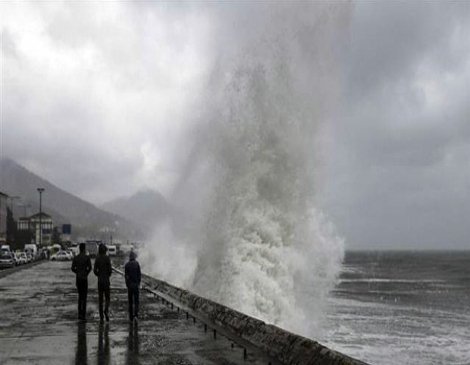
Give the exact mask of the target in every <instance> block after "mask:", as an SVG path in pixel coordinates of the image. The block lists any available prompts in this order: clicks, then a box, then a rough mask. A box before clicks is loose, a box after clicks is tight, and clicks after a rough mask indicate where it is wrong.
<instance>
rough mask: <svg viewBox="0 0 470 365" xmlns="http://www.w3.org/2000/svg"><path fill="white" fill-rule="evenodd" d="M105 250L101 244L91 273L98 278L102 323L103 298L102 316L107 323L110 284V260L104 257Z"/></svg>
mask: <svg viewBox="0 0 470 365" xmlns="http://www.w3.org/2000/svg"><path fill="white" fill-rule="evenodd" d="M106 251H107V248H106V246H105V245H104V244H103V243H102V244H100V246H99V248H98V256H97V257H96V260H95V266H94V267H93V272H94V273H95V275H96V276H97V277H98V304H99V311H100V321H101V322H103V296H104V298H105V307H104V316H106V322H108V321H109V300H110V291H111V283H110V282H109V277H110V276H111V273H112V268H111V260H110V259H109V256H108V255H106Z"/></svg>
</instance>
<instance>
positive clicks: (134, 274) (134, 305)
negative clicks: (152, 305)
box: [124, 251, 141, 321]
mask: <svg viewBox="0 0 470 365" xmlns="http://www.w3.org/2000/svg"><path fill="white" fill-rule="evenodd" d="M135 258H136V255H135V252H134V251H131V253H130V254H129V261H128V262H127V264H126V266H125V267H124V272H125V278H126V286H127V296H128V300H129V321H137V318H138V317H139V286H140V279H141V273H140V265H139V263H138V262H137V260H136V259H135Z"/></svg>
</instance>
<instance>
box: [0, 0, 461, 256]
mask: <svg viewBox="0 0 470 365" xmlns="http://www.w3.org/2000/svg"><path fill="white" fill-rule="evenodd" d="M292 6H298V5H296V4H295V3H294V4H293V5H292ZM345 6H346V5H345ZM214 8H217V11H214ZM232 11H241V10H240V8H239V7H238V6H237V5H236V4H235V3H222V4H221V5H219V6H213V5H206V4H201V3H199V4H198V5H188V4H184V3H182V4H178V5H174V4H171V3H158V4H152V3H150V2H140V3H137V5H134V4H132V3H131V2H96V3H94V2H86V3H79V2H73V3H70V2H67V3H59V2H40V3H34V2H31V3H26V2H15V3H13V2H2V3H0V26H1V29H2V54H3V83H2V85H3V101H2V107H3V132H2V140H1V143H2V151H3V155H4V156H9V157H11V158H13V159H15V160H16V161H18V162H19V163H21V164H23V165H25V166H26V167H27V168H29V169H31V170H32V171H34V172H36V173H38V174H39V175H41V176H43V177H45V178H47V179H49V180H51V181H52V182H53V183H55V184H57V185H58V186H60V187H62V188H64V189H66V190H68V191H70V192H72V193H74V194H77V195H79V196H80V197H83V198H85V199H87V200H89V201H91V202H94V203H101V202H104V201H107V200H109V199H112V198H114V197H117V196H121V195H129V194H131V193H133V192H135V191H137V190H139V189H141V188H143V187H148V186H150V187H156V188H158V189H160V190H161V191H163V192H164V193H165V192H167V191H168V190H169V189H170V187H171V186H172V183H173V182H174V181H175V180H176V179H177V177H178V173H179V172H178V168H177V167H175V166H174V165H173V164H172V162H174V159H173V158H169V157H168V156H171V155H173V154H174V153H175V151H177V150H178V149H185V148H186V146H184V145H181V140H180V135H181V133H180V132H181V130H184V129H185V128H187V126H188V123H189V122H188V121H190V120H191V118H192V117H193V114H194V113H198V110H199V109H202V108H203V106H200V105H199V104H198V96H199V95H200V93H201V92H202V90H203V88H204V85H205V82H206V80H207V77H208V76H209V74H210V69H211V67H212V66H213V63H214V62H215V61H216V56H217V55H216V54H214V49H213V47H212V42H213V38H214V34H213V32H214V29H215V28H214V26H213V25H214V23H215V22H223V21H226V22H228V23H230V19H231V15H230V14H231V12H232ZM243 11H247V7H246V6H245V7H244V9H243ZM220 17H224V19H220ZM349 27H350V28H349V31H348V33H349V40H348V42H347V46H346V48H345V49H344V51H343V52H342V53H341V55H338V57H340V58H341V60H340V61H339V62H340V64H341V67H342V69H341V77H342V91H341V103H340V105H339V109H338V113H337V115H335V117H334V118H331V122H330V123H329V124H328V125H327V126H326V130H325V131H324V133H325V135H324V139H325V140H326V141H327V143H326V144H325V153H324V155H325V161H324V168H323V170H322V173H323V176H322V179H321V184H320V185H319V188H318V201H319V203H320V204H321V205H322V207H323V208H324V210H325V211H326V212H327V213H328V214H329V215H330V217H331V219H332V220H333V222H334V223H335V224H336V226H337V227H338V230H339V232H340V233H341V234H342V235H344V236H345V238H346V243H347V247H349V248H361V247H394V248H409V247H413V248H446V247H456V248H468V237H469V235H470V232H469V225H468V217H469V216H470V198H469V196H470V194H469V191H470V158H469V156H470V107H469V105H470V103H469V100H470V99H469V96H470V95H469V85H470V3H469V2H467V1H459V2H448V1H445V2H444V1H442V2H417V1H409V2H392V1H389V2H385V1H380V2H369V1H367V2H356V3H354V7H353V10H352V16H351V21H350V24H349ZM240 30H241V31H247V30H246V29H243V27H241V28H240ZM230 46H231V47H236V44H228V45H227V47H230Z"/></svg>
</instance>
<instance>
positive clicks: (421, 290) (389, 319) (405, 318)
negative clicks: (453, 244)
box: [322, 251, 470, 365]
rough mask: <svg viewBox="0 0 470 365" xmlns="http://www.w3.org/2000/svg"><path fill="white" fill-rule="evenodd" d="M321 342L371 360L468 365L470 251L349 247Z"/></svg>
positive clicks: (374, 361)
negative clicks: (351, 248)
mask: <svg viewBox="0 0 470 365" xmlns="http://www.w3.org/2000/svg"><path fill="white" fill-rule="evenodd" d="M326 328H327V329H328V330H327V332H326V333H325V334H324V336H323V338H322V341H323V343H325V344H326V345H328V346H329V347H331V348H334V349H336V350H338V351H341V352H344V353H346V354H348V355H350V356H353V357H356V358H359V359H361V360H364V361H367V362H369V363H371V364H449V365H453V364H456V365H457V364H465V365H469V364H470V251H464V252H457V251H449V252H444V251H440V252H436V251H433V252H431V251H428V252H411V251H410V252H404V251H401V252H396V251H395V252H348V253H347V254H346V257H345V261H344V265H343V270H342V273H341V276H340V281H339V283H338V285H337V286H336V288H335V290H334V291H333V293H332V295H331V298H330V300H329V309H328V316H327V323H326Z"/></svg>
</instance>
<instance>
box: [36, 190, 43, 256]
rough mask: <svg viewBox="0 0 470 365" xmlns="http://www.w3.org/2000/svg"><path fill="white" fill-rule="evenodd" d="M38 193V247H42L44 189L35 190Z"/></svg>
mask: <svg viewBox="0 0 470 365" xmlns="http://www.w3.org/2000/svg"><path fill="white" fill-rule="evenodd" d="M37 191H38V193H39V246H40V247H42V192H43V191H44V188H37Z"/></svg>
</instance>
